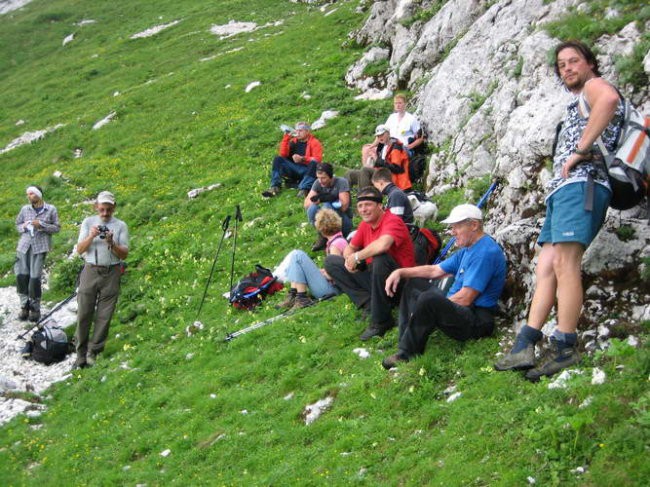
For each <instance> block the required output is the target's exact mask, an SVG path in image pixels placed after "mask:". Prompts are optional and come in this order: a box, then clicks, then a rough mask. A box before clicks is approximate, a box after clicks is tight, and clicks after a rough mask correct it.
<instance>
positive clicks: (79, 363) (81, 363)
mask: <svg viewBox="0 0 650 487" xmlns="http://www.w3.org/2000/svg"><path fill="white" fill-rule="evenodd" d="M86 367H88V364H87V363H86V359H85V358H80V357H77V360H75V362H74V365H73V366H72V370H79V369H85V368H86Z"/></svg>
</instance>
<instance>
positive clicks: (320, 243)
mask: <svg viewBox="0 0 650 487" xmlns="http://www.w3.org/2000/svg"><path fill="white" fill-rule="evenodd" d="M325 247H327V239H326V238H325V237H323V236H322V235H318V238H316V241H315V242H314V245H312V246H311V251H312V252H318V251H319V250H325Z"/></svg>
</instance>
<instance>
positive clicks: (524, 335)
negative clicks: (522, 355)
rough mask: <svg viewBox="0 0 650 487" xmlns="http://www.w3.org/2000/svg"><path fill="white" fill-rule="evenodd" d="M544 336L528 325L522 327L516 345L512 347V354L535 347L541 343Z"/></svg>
mask: <svg viewBox="0 0 650 487" xmlns="http://www.w3.org/2000/svg"><path fill="white" fill-rule="evenodd" d="M543 336H544V335H543V334H542V332H541V331H540V330H536V329H535V328H533V327H531V326H528V325H524V326H522V327H521V330H519V333H518V334H517V338H515V345H514V346H513V347H512V350H511V351H510V353H519V352H521V351H522V350H523V349H524V348H526V347H527V346H528V345H530V344H533V345H534V344H535V343H537V342H538V341H540V340H541V339H542V337H543Z"/></svg>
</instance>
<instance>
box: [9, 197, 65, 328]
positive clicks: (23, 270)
mask: <svg viewBox="0 0 650 487" xmlns="http://www.w3.org/2000/svg"><path fill="white" fill-rule="evenodd" d="M26 193H27V199H28V200H29V204H28V205H25V206H23V207H22V208H21V209H20V213H18V216H17V217H16V229H17V230H18V233H19V234H20V239H19V240H18V246H17V248H16V265H15V272H16V289H17V290H18V296H19V297H20V313H19V315H18V319H19V320H21V321H25V320H27V319H29V321H32V322H34V323H35V322H37V321H38V320H40V319H41V275H42V274H43V264H44V262H45V256H46V255H47V253H48V252H49V251H50V250H52V234H53V233H57V232H58V231H59V230H60V228H61V226H60V225H59V215H58V213H57V211H56V208H55V207H54V206H53V205H50V204H48V203H46V202H45V201H43V190H41V188H39V187H38V186H30V187H28V188H27V190H26Z"/></svg>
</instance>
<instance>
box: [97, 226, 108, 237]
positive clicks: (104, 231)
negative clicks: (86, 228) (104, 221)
mask: <svg viewBox="0 0 650 487" xmlns="http://www.w3.org/2000/svg"><path fill="white" fill-rule="evenodd" d="M97 230H99V238H102V239H103V238H106V234H107V233H108V232H110V229H109V228H108V227H107V226H106V225H97Z"/></svg>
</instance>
